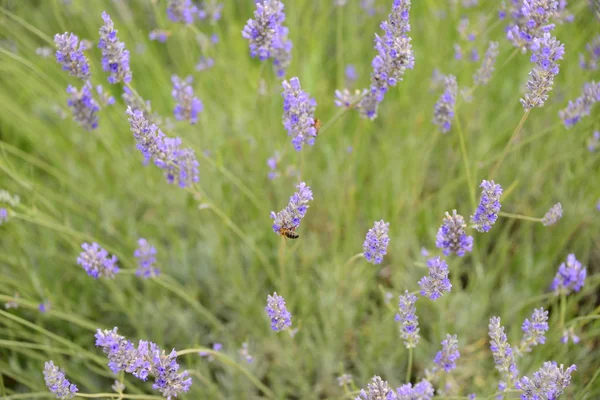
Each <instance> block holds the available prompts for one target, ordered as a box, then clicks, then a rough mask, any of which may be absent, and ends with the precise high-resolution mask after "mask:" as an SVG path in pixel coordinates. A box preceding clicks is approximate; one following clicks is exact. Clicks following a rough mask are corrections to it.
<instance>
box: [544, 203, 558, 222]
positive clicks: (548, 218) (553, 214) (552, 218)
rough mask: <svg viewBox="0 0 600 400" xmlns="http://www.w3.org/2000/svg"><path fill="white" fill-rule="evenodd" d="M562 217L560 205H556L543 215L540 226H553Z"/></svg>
mask: <svg viewBox="0 0 600 400" xmlns="http://www.w3.org/2000/svg"><path fill="white" fill-rule="evenodd" d="M562 215H563V211H562V205H561V204H560V203H556V204H555V205H553V206H552V207H551V208H550V209H549V210H548V212H547V213H546V214H545V215H544V218H542V224H543V225H544V226H550V225H554V224H555V223H557V222H558V220H560V219H561V218H562Z"/></svg>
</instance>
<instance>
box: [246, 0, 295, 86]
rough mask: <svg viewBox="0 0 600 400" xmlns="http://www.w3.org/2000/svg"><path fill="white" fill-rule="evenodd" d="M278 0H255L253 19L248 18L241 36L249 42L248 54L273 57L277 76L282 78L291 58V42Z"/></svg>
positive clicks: (281, 4) (281, 6)
mask: <svg viewBox="0 0 600 400" xmlns="http://www.w3.org/2000/svg"><path fill="white" fill-rule="evenodd" d="M283 8H284V6H283V3H282V2H281V1H279V0H257V1H256V11H254V19H249V20H248V22H247V23H246V26H244V29H243V30H242V36H243V37H244V38H245V39H248V41H249V42H250V44H249V46H250V55H251V56H252V57H258V59H259V60H261V61H265V60H267V59H269V58H272V59H273V66H274V67H275V70H276V72H277V76H278V77H280V78H283V76H284V75H285V70H286V69H287V67H288V66H289V64H290V62H291V59H292V54H291V53H292V42H291V41H290V40H289V39H288V28H287V27H285V26H283V22H284V21H285V13H284V12H283Z"/></svg>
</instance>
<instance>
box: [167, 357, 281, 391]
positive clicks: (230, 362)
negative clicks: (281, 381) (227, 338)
mask: <svg viewBox="0 0 600 400" xmlns="http://www.w3.org/2000/svg"><path fill="white" fill-rule="evenodd" d="M201 351H202V352H206V353H208V354H210V355H212V356H213V357H215V358H216V359H218V360H219V361H221V362H222V363H223V364H225V365H228V366H230V367H233V368H235V369H237V370H238V371H240V372H241V373H242V374H244V375H245V376H246V377H247V378H248V379H249V380H250V381H251V382H252V383H253V384H254V386H256V387H257V388H258V389H259V390H260V391H262V392H263V393H264V394H265V395H266V396H267V397H268V398H270V399H274V398H275V394H274V393H273V392H272V391H271V389H269V388H268V387H267V386H265V384H264V383H262V382H261V381H260V380H258V379H257V378H256V377H255V376H254V375H252V373H251V372H250V371H248V370H247V369H246V368H244V367H243V366H241V365H240V364H238V363H236V362H235V361H233V360H232V359H231V358H229V357H227V356H226V355H225V354H222V353H220V352H218V351H214V350H212V349H208V348H206V347H197V348H193V349H185V350H181V351H178V352H177V356H183V355H185V354H194V353H198V352H201Z"/></svg>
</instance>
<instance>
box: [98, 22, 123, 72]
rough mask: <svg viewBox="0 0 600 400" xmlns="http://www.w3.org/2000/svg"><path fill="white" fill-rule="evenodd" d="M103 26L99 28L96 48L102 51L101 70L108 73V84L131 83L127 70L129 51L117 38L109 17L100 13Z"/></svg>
mask: <svg viewBox="0 0 600 400" xmlns="http://www.w3.org/2000/svg"><path fill="white" fill-rule="evenodd" d="M102 19H103V20H104V25H102V27H101V28H100V40H99V41H98V48H100V49H102V69H103V70H104V71H106V72H108V73H109V77H108V82H109V83H119V82H124V83H129V82H131V70H130V69H129V50H127V49H126V48H125V43H123V42H120V41H119V39H118V38H117V31H116V30H115V27H114V24H113V22H112V19H111V18H110V15H108V14H107V13H106V12H105V11H103V12H102Z"/></svg>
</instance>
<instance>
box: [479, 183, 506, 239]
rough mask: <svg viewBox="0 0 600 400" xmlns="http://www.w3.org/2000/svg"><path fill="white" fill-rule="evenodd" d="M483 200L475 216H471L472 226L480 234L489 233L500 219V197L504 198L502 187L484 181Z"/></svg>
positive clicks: (480, 201)
mask: <svg viewBox="0 0 600 400" xmlns="http://www.w3.org/2000/svg"><path fill="white" fill-rule="evenodd" d="M480 187H481V188H483V189H482V191H481V199H480V200H479V206H477V209H476V210H475V214H473V215H471V224H472V225H473V227H474V228H475V229H476V230H477V231H479V232H489V230H490V229H492V225H494V224H495V223H496V220H497V219H498V213H499V212H500V207H501V204H500V196H502V186H500V185H498V184H496V183H494V181H486V180H483V181H482V182H481V185H480Z"/></svg>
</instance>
